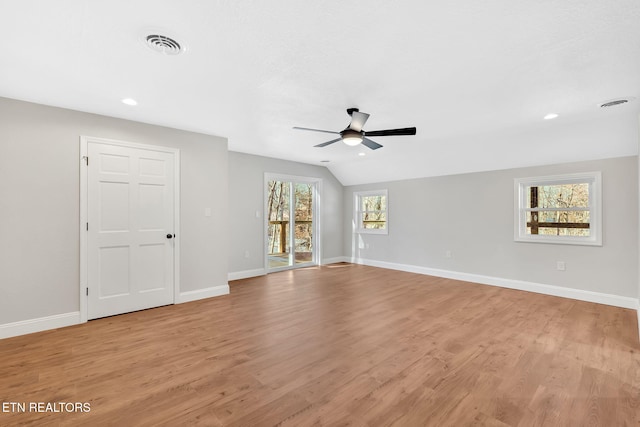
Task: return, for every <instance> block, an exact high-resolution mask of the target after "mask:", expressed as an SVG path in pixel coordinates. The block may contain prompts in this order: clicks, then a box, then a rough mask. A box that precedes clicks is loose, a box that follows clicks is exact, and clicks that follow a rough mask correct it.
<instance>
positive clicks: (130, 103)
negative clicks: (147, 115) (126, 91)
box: [122, 98, 138, 105]
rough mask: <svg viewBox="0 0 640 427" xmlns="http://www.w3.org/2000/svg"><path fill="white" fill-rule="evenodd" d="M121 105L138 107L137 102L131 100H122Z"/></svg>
mask: <svg viewBox="0 0 640 427" xmlns="http://www.w3.org/2000/svg"><path fill="white" fill-rule="evenodd" d="M122 103H123V104H127V105H138V102H137V101H136V100H135V99H133V98H125V99H123V100H122Z"/></svg>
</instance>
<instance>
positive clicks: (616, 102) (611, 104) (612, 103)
mask: <svg viewBox="0 0 640 427" xmlns="http://www.w3.org/2000/svg"><path fill="white" fill-rule="evenodd" d="M627 102H629V100H628V99H614V100H612V101H607V102H605V103H602V104H600V106H601V107H614V106H616V105H621V104H625V103H627Z"/></svg>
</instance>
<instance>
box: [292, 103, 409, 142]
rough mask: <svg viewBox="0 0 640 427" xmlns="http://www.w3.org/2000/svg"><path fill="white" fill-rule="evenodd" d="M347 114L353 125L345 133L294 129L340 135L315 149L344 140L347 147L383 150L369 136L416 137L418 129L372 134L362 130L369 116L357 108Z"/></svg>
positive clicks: (376, 131) (377, 131)
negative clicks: (362, 146)
mask: <svg viewBox="0 0 640 427" xmlns="http://www.w3.org/2000/svg"><path fill="white" fill-rule="evenodd" d="M347 114H349V115H350V116H351V123H349V126H347V128H346V129H345V130H343V131H340V132H334V131H331V130H322V129H310V128H301V127H297V126H294V127H293V128H294V129H299V130H310V131H313V132H324V133H335V134H338V135H340V138H336V139H332V140H331V141H327V142H323V143H322V144H318V145H314V147H326V146H327V145H331V144H333V143H334V142H338V141H340V140H342V142H344V143H345V144H347V145H350V146H356V145H358V144H362V145H364V146H366V147H369V148H370V149H372V150H377V149H378V148H381V147H382V145H380V144H378V143H377V142H375V141H372V140H370V139H369V138H367V137H368V136H392V135H415V134H416V128H415V127H412V128H402V129H386V130H374V131H370V132H365V131H364V130H363V129H362V128H363V127H364V124H365V123H366V122H367V119H368V118H369V114H367V113H361V112H360V110H358V109H357V108H348V109H347Z"/></svg>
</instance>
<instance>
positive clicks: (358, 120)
mask: <svg viewBox="0 0 640 427" xmlns="http://www.w3.org/2000/svg"><path fill="white" fill-rule="evenodd" d="M367 119H369V115H368V114H367V113H361V112H359V111H353V112H352V113H351V124H350V125H349V128H350V129H353V130H355V131H356V132H360V131H361V130H362V128H363V127H364V124H365V123H366V122H367Z"/></svg>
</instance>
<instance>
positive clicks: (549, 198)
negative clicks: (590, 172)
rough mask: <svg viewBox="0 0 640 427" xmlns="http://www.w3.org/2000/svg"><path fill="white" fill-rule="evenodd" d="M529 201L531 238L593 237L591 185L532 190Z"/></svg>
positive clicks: (558, 186)
mask: <svg viewBox="0 0 640 427" xmlns="http://www.w3.org/2000/svg"><path fill="white" fill-rule="evenodd" d="M527 198H528V200H527V205H528V206H529V208H531V209H532V210H531V211H529V212H528V213H527V234H545V235H555V236H589V235H590V223H589V218H590V215H589V184H588V183H586V182H583V183H579V184H558V185H540V186H530V187H527ZM534 209H535V210H534Z"/></svg>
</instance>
